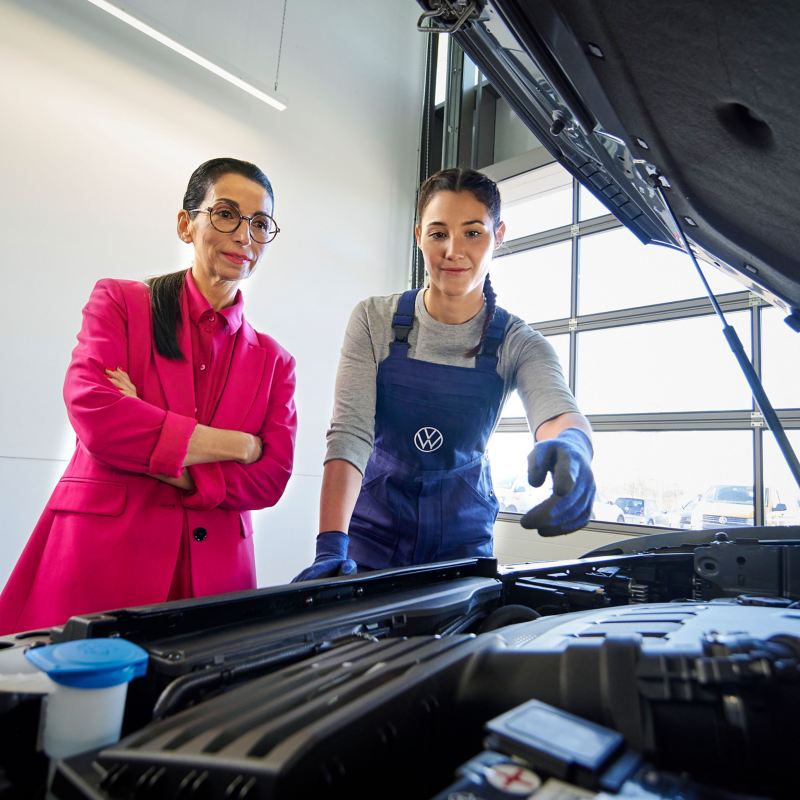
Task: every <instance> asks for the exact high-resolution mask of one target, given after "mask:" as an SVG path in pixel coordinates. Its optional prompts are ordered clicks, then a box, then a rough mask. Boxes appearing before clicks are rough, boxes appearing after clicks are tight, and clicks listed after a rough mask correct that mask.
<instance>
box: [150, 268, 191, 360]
mask: <svg viewBox="0 0 800 800" xmlns="http://www.w3.org/2000/svg"><path fill="white" fill-rule="evenodd" d="M185 280H186V270H181V271H180V272H170V273H169V274H168V275H159V276H158V277H156V278H149V279H148V280H147V281H146V283H147V285H148V286H149V287H150V308H151V309H152V312H153V342H154V343H155V346H156V350H157V351H158V352H159V354H160V355H162V356H164V358H171V359H173V360H174V361H183V360H184V358H185V356H184V354H183V353H182V352H181V348H180V345H179V344H178V328H179V327H180V325H181V292H182V291H183V284H184V282H185Z"/></svg>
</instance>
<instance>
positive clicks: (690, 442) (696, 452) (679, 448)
mask: <svg viewBox="0 0 800 800" xmlns="http://www.w3.org/2000/svg"><path fill="white" fill-rule="evenodd" d="M592 439H593V443H594V461H593V462H592V470H593V471H594V475H595V480H596V481H597V491H598V497H599V498H600V503H599V504H598V503H595V512H596V513H595V515H594V518H595V519H604V520H607V521H611V522H614V521H619V520H618V518H619V515H620V513H621V514H622V516H623V518H624V519H623V521H624V522H626V523H629V524H634V525H656V526H659V525H660V526H664V527H671V528H693V527H696V528H702V513H703V512H702V509H701V510H696V509H697V508H698V506H702V505H704V504H703V503H702V502H698V501H699V498H701V497H704V496H705V495H706V494H707V493H708V492H709V491H712V490H713V487H715V486H726V487H729V488H730V489H731V490H732V491H733V488H734V487H737V486H744V487H749V491H750V501H749V505H748V504H747V503H745V504H744V505H741V504H740V505H739V506H737V509H738V510H739V511H741V516H742V517H746V516H748V515H749V518H750V520H751V522H750V523H749V524H752V516H753V514H752V508H753V504H752V485H753V467H752V463H753V435H752V434H751V433H750V432H749V431H654V432H639V431H622V432H609V433H597V432H595V433H594V435H593V437H592ZM736 496H737V498H738V499H741V498H742V496H741V495H739V494H737V495H736ZM705 505H707V506H708V507H707V508H706V512H705V513H707V514H709V515H713V514H714V513H716V512H717V511H719V510H720V509H721V508H722V504H721V503H716V504H715V503H708V504H705ZM601 514H602V516H601ZM693 514H694V515H695V516H694V518H693V517H692V515H693ZM713 524H719V522H718V521H717V522H716V523H711V525H713Z"/></svg>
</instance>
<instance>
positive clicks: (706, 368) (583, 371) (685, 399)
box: [575, 311, 751, 414]
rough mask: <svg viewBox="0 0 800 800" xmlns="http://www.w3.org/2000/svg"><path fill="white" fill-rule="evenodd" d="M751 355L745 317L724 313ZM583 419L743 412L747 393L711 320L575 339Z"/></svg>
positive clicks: (640, 327) (675, 322) (608, 331)
mask: <svg viewBox="0 0 800 800" xmlns="http://www.w3.org/2000/svg"><path fill="white" fill-rule="evenodd" d="M727 319H728V323H729V324H730V325H732V326H733V327H734V328H735V329H736V332H737V333H738V335H739V338H740V339H741V341H742V344H743V345H744V348H745V351H746V352H747V353H748V354H749V351H750V347H749V345H750V316H749V314H748V312H746V311H741V312H737V313H735V314H728V315H727ZM577 338H578V341H577V348H578V353H577V357H578V360H577V376H576V387H575V389H576V391H575V394H576V398H577V400H578V405H579V406H580V408H581V411H582V412H583V413H584V414H626V413H643V412H662V411H702V410H723V409H747V408H750V407H751V399H750V389H749V387H748V385H747V382H746V380H745V378H744V375H742V372H741V370H740V368H739V365H738V363H737V362H736V359H735V358H734V356H733V353H731V351H730V349H729V348H728V344H727V342H726V341H725V339H724V337H723V335H722V328H721V326H720V323H719V321H718V320H717V318H716V317H715V316H707V317H695V318H690V319H680V320H670V321H667V322H653V323H648V324H645V325H628V326H623V327H619V328H609V329H606V330H599V331H587V332H585V333H578V337H577Z"/></svg>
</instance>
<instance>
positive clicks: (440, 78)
mask: <svg viewBox="0 0 800 800" xmlns="http://www.w3.org/2000/svg"><path fill="white" fill-rule="evenodd" d="M437 45H438V49H437V51H436V86H435V87H434V92H433V98H434V99H433V102H434V104H435V105H437V106H438V105H440V104H441V103H444V100H445V97H446V96H447V52H448V48H449V46H450V35H449V34H447V33H441V34H439V35H438V36H437Z"/></svg>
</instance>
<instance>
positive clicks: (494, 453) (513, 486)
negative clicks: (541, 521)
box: [487, 433, 553, 514]
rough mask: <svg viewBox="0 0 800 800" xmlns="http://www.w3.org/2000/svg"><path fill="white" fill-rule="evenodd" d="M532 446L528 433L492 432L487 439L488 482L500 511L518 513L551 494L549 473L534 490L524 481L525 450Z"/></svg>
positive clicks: (526, 460) (526, 465)
mask: <svg viewBox="0 0 800 800" xmlns="http://www.w3.org/2000/svg"><path fill="white" fill-rule="evenodd" d="M532 449H533V437H532V436H531V435H530V433H495V434H494V436H492V438H491V440H490V441H489V447H488V448H487V452H488V454H489V461H490V463H491V466H492V483H493V485H494V493H495V496H496V497H497V500H498V502H499V503H500V510H501V511H506V512H509V513H512V514H513V513H520V514H522V513H524V512H525V511H528V510H529V509H531V508H533V506H535V505H536V504H537V503H541V502H542V500H546V499H547V498H548V497H550V495H551V494H552V492H553V482H552V480H551V479H550V476H548V478H547V480H546V481H545V482H544V485H543V486H540V487H539V488H538V489H534V488H533V486H531V485H530V484H529V483H528V453H530V451H531V450H532Z"/></svg>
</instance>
